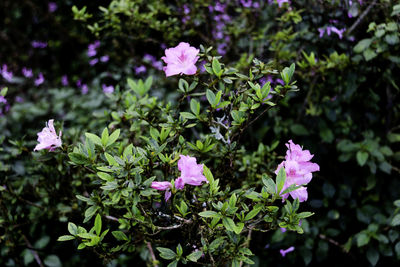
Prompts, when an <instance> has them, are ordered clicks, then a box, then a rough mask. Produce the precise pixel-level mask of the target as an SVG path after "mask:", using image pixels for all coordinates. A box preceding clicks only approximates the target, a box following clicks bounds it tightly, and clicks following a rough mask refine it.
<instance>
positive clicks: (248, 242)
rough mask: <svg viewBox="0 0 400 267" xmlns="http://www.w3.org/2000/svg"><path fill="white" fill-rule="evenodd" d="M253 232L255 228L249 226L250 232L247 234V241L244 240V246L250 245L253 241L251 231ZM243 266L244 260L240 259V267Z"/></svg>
mask: <svg viewBox="0 0 400 267" xmlns="http://www.w3.org/2000/svg"><path fill="white" fill-rule="evenodd" d="M252 232H253V228H249V233H248V234H247V238H246V242H244V244H243V246H244V247H246V248H248V247H249V246H250V241H251V233H252ZM242 266H243V261H240V263H239V267H242Z"/></svg>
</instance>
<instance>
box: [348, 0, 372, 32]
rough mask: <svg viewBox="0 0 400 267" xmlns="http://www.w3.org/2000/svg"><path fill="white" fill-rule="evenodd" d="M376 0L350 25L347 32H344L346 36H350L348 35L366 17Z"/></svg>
mask: <svg viewBox="0 0 400 267" xmlns="http://www.w3.org/2000/svg"><path fill="white" fill-rule="evenodd" d="M376 1H377V0H374V1H373V2H372V3H371V4H369V6H368V7H367V9H365V10H364V12H363V13H362V14H361V15H360V16H359V17H358V19H357V20H356V21H355V22H354V23H353V25H351V27H350V28H349V30H348V31H347V32H346V35H350V33H351V32H352V31H353V30H354V29H355V28H356V27H357V26H358V25H359V24H360V23H361V21H362V20H363V19H364V18H365V16H367V15H368V13H369V11H370V10H371V8H372V7H373V6H374V5H375V4H376Z"/></svg>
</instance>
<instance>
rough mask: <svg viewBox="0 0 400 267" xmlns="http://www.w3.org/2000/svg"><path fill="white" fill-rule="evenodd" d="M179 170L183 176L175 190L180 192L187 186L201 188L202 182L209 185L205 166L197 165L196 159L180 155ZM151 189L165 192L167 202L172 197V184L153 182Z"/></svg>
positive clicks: (176, 183)
mask: <svg viewBox="0 0 400 267" xmlns="http://www.w3.org/2000/svg"><path fill="white" fill-rule="evenodd" d="M178 169H179V170H180V171H181V176H180V177H178V179H176V180H175V182H174V185H175V188H176V189H178V190H182V189H183V188H184V186H185V184H190V185H194V186H199V185H201V184H202V182H206V183H208V181H207V179H206V177H205V176H204V175H203V164H197V163H196V158H195V157H191V156H185V155H180V159H179V161H178ZM151 188H154V189H157V190H160V191H165V196H164V198H165V201H168V199H169V198H170V197H171V191H170V189H171V188H172V184H171V182H168V181H163V182H152V183H151Z"/></svg>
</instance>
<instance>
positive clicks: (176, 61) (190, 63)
mask: <svg viewBox="0 0 400 267" xmlns="http://www.w3.org/2000/svg"><path fill="white" fill-rule="evenodd" d="M199 52H200V51H199V49H196V48H194V47H192V46H190V45H189V44H188V43H184V42H181V43H179V45H178V46H176V47H172V48H168V49H166V50H165V57H162V58H161V59H162V60H164V62H165V63H167V66H166V67H164V68H163V70H164V71H165V75H166V76H167V77H168V76H172V75H177V74H186V75H193V74H195V73H196V71H197V67H196V65H195V64H196V62H197V60H198V59H199V57H198V56H197V55H198V54H199Z"/></svg>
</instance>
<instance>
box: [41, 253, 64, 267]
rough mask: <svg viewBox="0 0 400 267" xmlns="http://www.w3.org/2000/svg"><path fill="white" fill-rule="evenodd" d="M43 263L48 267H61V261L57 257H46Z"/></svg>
mask: <svg viewBox="0 0 400 267" xmlns="http://www.w3.org/2000/svg"><path fill="white" fill-rule="evenodd" d="M43 263H44V264H45V265H46V266H48V267H61V266H62V264H61V261H60V259H59V258H58V256H57V255H49V256H47V257H46V258H45V259H44V261H43Z"/></svg>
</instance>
